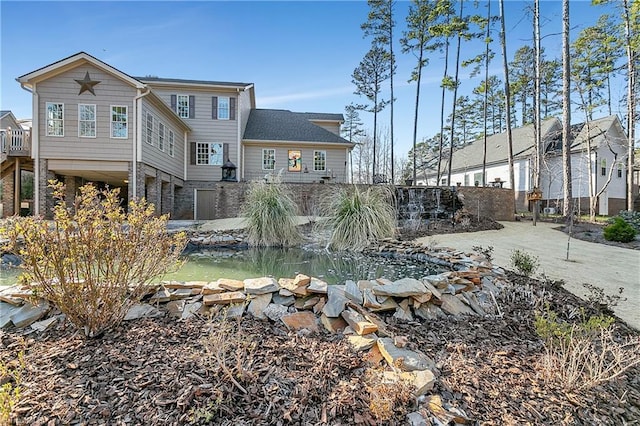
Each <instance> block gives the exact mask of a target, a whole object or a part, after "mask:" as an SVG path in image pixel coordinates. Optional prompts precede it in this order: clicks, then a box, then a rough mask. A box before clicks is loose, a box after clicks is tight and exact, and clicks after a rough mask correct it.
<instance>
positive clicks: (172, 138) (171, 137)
mask: <svg viewBox="0 0 640 426" xmlns="http://www.w3.org/2000/svg"><path fill="white" fill-rule="evenodd" d="M168 139H169V140H168V143H169V146H168V150H169V155H170V156H172V157H173V151H174V144H175V141H174V135H173V130H171V129H169V138H168Z"/></svg>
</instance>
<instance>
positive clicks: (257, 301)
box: [247, 293, 271, 319]
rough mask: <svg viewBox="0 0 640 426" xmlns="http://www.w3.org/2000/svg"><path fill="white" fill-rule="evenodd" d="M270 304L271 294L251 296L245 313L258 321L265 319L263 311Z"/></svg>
mask: <svg viewBox="0 0 640 426" xmlns="http://www.w3.org/2000/svg"><path fill="white" fill-rule="evenodd" d="M269 303H271V293H267V294H256V295H254V296H251V302H249V306H248V307H247V312H249V313H250V314H251V315H253V316H254V317H255V318H258V319H267V317H266V315H265V314H264V310H265V309H266V308H267V306H269Z"/></svg>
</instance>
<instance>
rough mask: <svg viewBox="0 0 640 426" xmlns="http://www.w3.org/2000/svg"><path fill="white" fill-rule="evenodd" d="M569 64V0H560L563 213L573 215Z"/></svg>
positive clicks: (567, 215) (568, 217)
mask: <svg viewBox="0 0 640 426" xmlns="http://www.w3.org/2000/svg"><path fill="white" fill-rule="evenodd" d="M571 142H572V141H571V66H570V56H569V0H562V175H563V206H562V208H563V214H564V216H565V218H566V219H567V220H568V221H570V220H571V218H572V215H573V205H572V204H573V194H572V189H571Z"/></svg>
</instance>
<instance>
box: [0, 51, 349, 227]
mask: <svg viewBox="0 0 640 426" xmlns="http://www.w3.org/2000/svg"><path fill="white" fill-rule="evenodd" d="M17 81H18V82H19V83H20V84H21V85H22V87H23V88H25V90H28V91H30V92H31V93H32V94H33V105H34V107H33V119H32V121H33V130H32V142H31V141H30V140H28V138H27V137H26V136H25V138H24V139H23V140H24V145H21V146H20V148H21V150H19V151H16V153H18V154H19V155H13V158H19V159H17V160H14V161H13V162H12V163H13V164H14V165H17V167H18V168H20V167H22V168H23V169H24V168H28V169H32V170H34V172H35V181H36V182H37V184H36V185H35V194H34V197H35V203H34V204H35V205H34V213H35V214H48V213H49V212H50V208H51V207H52V200H51V198H50V197H49V196H48V195H47V180H48V179H52V178H58V179H59V180H63V181H64V182H65V184H66V186H67V193H68V196H69V197H73V194H75V191H76V189H77V187H79V186H81V185H82V184H83V183H85V182H89V181H91V182H96V183H98V184H100V185H109V186H110V187H118V188H120V189H121V193H122V194H123V196H124V198H125V199H131V198H133V197H146V198H147V200H149V201H150V202H152V203H154V204H155V205H156V208H157V210H158V211H159V212H161V213H171V215H172V217H173V218H193V217H194V212H200V213H199V216H200V217H198V218H199V219H206V217H203V215H205V214H206V209H202V208H200V209H198V205H197V203H198V200H201V201H204V198H203V197H204V195H205V194H207V192H211V191H207V190H209V189H211V187H212V184H213V182H219V181H220V180H221V178H222V166H223V165H225V164H226V166H231V165H233V166H235V167H237V169H236V175H237V178H238V179H237V180H240V181H244V180H251V179H256V178H264V176H265V174H269V173H277V172H278V171H279V170H280V168H284V169H285V170H284V172H283V179H284V180H285V181H293V182H299V181H314V180H315V181H319V180H321V179H322V178H323V177H325V176H326V177H325V178H324V180H330V181H335V182H346V176H347V173H346V169H345V167H346V164H345V161H346V158H347V155H348V152H349V150H350V149H351V148H352V146H353V145H352V144H350V143H349V142H348V141H346V140H344V139H342V138H340V137H339V135H338V134H339V128H340V124H341V123H342V121H343V118H342V114H309V113H292V112H289V111H282V110H257V109H255V93H254V87H253V84H251V83H233V82H218V81H199V80H182V79H169V78H157V77H132V76H129V75H128V74H125V73H124V72H122V71H120V70H118V69H116V68H114V67H112V66H110V65H109V64H106V63H104V62H102V61H100V60H99V59H97V58H95V57H93V56H91V55H89V54H87V53H85V52H80V53H77V54H75V55H72V56H69V57H67V58H65V59H62V60H60V61H58V62H55V63H52V64H50V65H47V66H45V67H43V68H40V69H37V70H35V71H32V72H30V73H28V74H25V75H23V76H20V77H18V78H17ZM6 127H8V126H5V125H4V122H3V126H2V129H5V128H6ZM279 132H280V133H279ZM243 135H244V136H243ZM296 152H299V155H298V156H297V157H296V155H295V154H296ZM289 156H291V157H296V158H293V160H294V162H295V164H296V165H302V164H304V165H305V166H307V168H308V170H309V173H308V174H307V173H305V172H304V169H301V170H298V169H296V168H295V167H291V168H290V167H287V161H288V157H289ZM314 156H315V157H317V158H315V159H314V160H313V161H312V158H314ZM285 159H287V161H285ZM2 160H3V164H2V170H3V175H2V177H3V182H6V184H7V185H10V183H9V181H10V180H11V181H13V180H14V179H13V178H12V177H11V174H10V171H9V170H10V168H11V167H13V166H11V165H9V163H8V161H9V156H8V155H5V153H4V151H3V158H2ZM5 163H7V164H6V165H5ZM298 168H299V167H298ZM5 169H6V170H7V172H5ZM327 177H328V178H327ZM200 191H202V195H203V196H202V197H198V193H199V192H200ZM5 198H6V197H5ZM3 201H4V200H3ZM3 204H4V203H3ZM203 212H205V213H203ZM11 213H12V212H11ZM7 214H10V213H9V212H7V210H5V215H7Z"/></svg>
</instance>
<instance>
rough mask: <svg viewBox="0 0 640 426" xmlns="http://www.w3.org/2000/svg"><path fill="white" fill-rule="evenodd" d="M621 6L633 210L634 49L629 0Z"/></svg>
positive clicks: (629, 190)
mask: <svg viewBox="0 0 640 426" xmlns="http://www.w3.org/2000/svg"><path fill="white" fill-rule="evenodd" d="M622 7H623V10H624V16H623V18H624V35H625V44H626V45H627V46H626V47H627V132H628V146H627V210H630V211H633V202H634V199H633V196H634V193H633V166H634V164H633V163H634V150H633V148H634V141H635V127H636V121H635V112H636V99H635V96H636V94H635V91H634V88H635V79H636V69H635V57H634V56H635V53H636V52H635V51H634V49H633V48H632V46H631V11H630V10H629V8H630V7H631V6H630V4H629V0H623V2H622Z"/></svg>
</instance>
